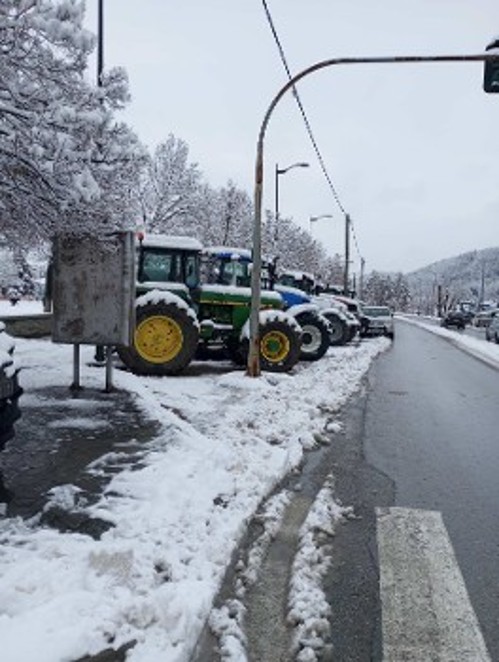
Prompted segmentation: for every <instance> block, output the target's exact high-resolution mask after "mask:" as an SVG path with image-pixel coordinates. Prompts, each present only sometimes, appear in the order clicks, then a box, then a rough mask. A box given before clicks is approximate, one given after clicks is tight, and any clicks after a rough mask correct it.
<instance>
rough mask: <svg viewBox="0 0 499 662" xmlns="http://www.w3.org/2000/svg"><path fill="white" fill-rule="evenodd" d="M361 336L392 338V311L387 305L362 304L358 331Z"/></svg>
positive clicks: (393, 332)
mask: <svg viewBox="0 0 499 662" xmlns="http://www.w3.org/2000/svg"><path fill="white" fill-rule="evenodd" d="M359 335H360V336H361V337H362V336H364V337H365V336H388V338H394V336H395V331H394V324H393V313H392V311H391V310H390V308H388V306H366V305H364V306H362V312H361V316H360V332H359Z"/></svg>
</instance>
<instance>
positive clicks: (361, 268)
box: [359, 257, 366, 301]
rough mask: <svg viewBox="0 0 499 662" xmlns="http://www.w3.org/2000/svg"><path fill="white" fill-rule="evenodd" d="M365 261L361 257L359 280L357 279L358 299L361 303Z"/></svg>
mask: <svg viewBox="0 0 499 662" xmlns="http://www.w3.org/2000/svg"><path fill="white" fill-rule="evenodd" d="M365 266H366V261H365V260H364V258H363V257H361V258H360V278H359V299H360V300H361V301H362V299H363V296H364V269H365Z"/></svg>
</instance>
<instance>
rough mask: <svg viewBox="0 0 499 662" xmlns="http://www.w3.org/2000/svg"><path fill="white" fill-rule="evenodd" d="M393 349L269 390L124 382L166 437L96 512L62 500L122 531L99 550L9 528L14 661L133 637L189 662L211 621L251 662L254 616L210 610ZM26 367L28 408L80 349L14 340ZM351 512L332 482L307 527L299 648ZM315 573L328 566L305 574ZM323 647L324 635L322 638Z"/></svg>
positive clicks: (4, 525)
mask: <svg viewBox="0 0 499 662" xmlns="http://www.w3.org/2000/svg"><path fill="white" fill-rule="evenodd" d="M22 304H23V305H22V307H21V306H20V307H19V308H18V307H17V306H16V307H10V305H8V304H6V303H5V302H0V317H1V316H2V314H3V313H4V310H7V312H9V311H12V313H14V311H15V313H16V314H18V313H19V312H21V310H24V311H25V312H41V304H40V303H39V302H34V303H29V302H22ZM7 306H8V308H7ZM412 322H413V323H417V324H423V325H424V324H425V323H424V322H423V321H421V320H413V321H412ZM429 330H431V331H432V332H434V333H438V334H440V335H445V336H447V335H448V336H449V337H452V338H453V339H454V341H455V342H459V343H462V344H464V345H467V346H469V347H470V348H471V350H472V351H474V352H477V351H478V349H476V347H475V345H476V344H477V343H478V344H479V345H480V351H481V352H483V353H485V354H487V355H489V354H490V356H491V357H492V356H495V358H497V361H498V364H499V347H496V346H492V345H490V344H487V343H485V342H484V341H479V340H475V339H474V338H469V339H468V338H466V337H465V336H463V335H462V334H459V333H457V332H454V331H447V330H445V329H440V328H439V327H436V326H431V327H430V326H429ZM389 346H390V342H389V341H388V340H387V339H385V338H377V339H370V340H368V341H365V342H362V343H360V344H358V345H352V346H347V347H334V348H330V349H329V351H328V354H327V355H326V356H325V357H324V358H323V359H322V360H320V361H318V362H316V363H311V364H306V363H300V364H299V365H298V366H297V367H296V368H295V370H294V372H293V373H292V374H289V375H288V374H270V373H267V374H264V375H263V376H262V377H261V378H259V379H250V378H248V377H246V376H245V375H244V372H243V371H240V370H234V369H233V368H232V367H231V366H230V365H229V364H227V370H226V371H220V370H219V369H218V370H209V369H205V370H203V369H202V368H200V369H199V370H196V371H195V374H194V373H192V374H187V375H185V376H180V377H176V378H152V377H148V378H146V377H137V376H135V375H132V374H130V373H127V372H124V371H120V370H115V371H114V381H115V384H116V386H117V387H118V388H120V389H125V390H127V391H128V392H130V393H132V394H134V397H135V398H136V401H137V404H138V406H139V407H140V408H141V409H142V410H143V412H144V413H145V415H147V416H150V417H152V418H154V419H155V420H157V421H158V422H159V423H160V425H161V433H160V434H159V435H158V437H157V438H156V439H155V440H154V443H153V444H152V445H151V447H150V450H149V452H148V453H147V455H146V457H145V461H144V466H143V467H142V468H140V469H136V470H134V471H131V470H126V469H125V470H124V471H122V472H121V473H119V474H117V475H115V476H114V478H113V479H112V481H111V483H110V484H109V485H108V487H107V488H106V490H105V492H104V494H103V495H102V498H101V499H100V501H99V502H98V503H97V504H95V505H92V506H86V505H85V504H82V503H80V502H79V500H78V498H77V494H76V493H75V490H74V488H73V487H72V486H71V485H66V486H60V487H59V488H58V489H57V490H55V491H54V492H53V496H52V499H53V500H54V501H56V502H57V503H58V504H59V505H62V506H63V507H65V508H68V509H74V510H78V509H86V510H87V512H89V514H90V515H91V516H93V517H98V518H101V519H104V520H106V521H108V522H110V523H112V524H113V527H112V528H110V529H109V530H108V531H107V532H106V533H104V534H103V535H102V537H101V538H100V540H94V539H92V538H90V537H88V536H85V535H81V534H75V533H60V532H57V531H55V530H52V529H49V528H42V527H41V526H40V525H39V523H38V521H37V519H36V518H35V519H33V520H31V521H22V520H21V519H14V518H7V517H3V519H1V518H0V540H1V546H0V641H1V659H2V662H32V661H33V660H37V662H63V661H70V660H74V659H77V658H79V657H81V656H83V655H85V654H94V653H97V652H98V651H100V650H102V649H105V648H109V647H113V648H118V647H120V646H121V645H123V644H125V643H126V642H130V641H133V640H136V641H137V644H136V645H135V647H134V648H133V649H131V650H130V651H129V653H128V657H127V660H129V661H130V662H158V660H165V662H183V661H187V660H188V659H189V656H190V654H191V653H192V650H193V647H194V645H195V643H196V640H197V638H198V636H199V634H200V632H201V629H202V627H203V624H204V623H205V621H206V619H208V618H210V617H211V618H210V622H211V623H212V625H213V627H214V628H215V629H217V630H218V631H219V632H220V633H221V641H223V642H224V646H225V651H226V659H227V660H233V662H235V661H236V660H237V662H242V661H243V660H245V659H246V658H245V654H244V636H243V635H242V634H241V633H239V632H238V628H239V625H240V620H241V619H238V618H234V614H232V615H228V614H224V610H223V609H222V610H217V611H216V612H214V611H212V603H213V599H214V597H215V596H216V594H217V592H218V589H219V587H220V584H221V582H222V579H223V576H224V573H225V570H226V568H227V565H228V563H229V562H230V558H231V553H232V552H233V550H234V549H235V548H236V547H237V545H238V543H239V541H240V539H241V537H242V535H243V533H244V531H245V530H246V527H247V524H248V522H249V521H250V519H251V518H252V517H253V515H254V514H255V513H256V511H257V510H258V509H259V507H261V506H262V504H265V508H264V510H263V512H264V515H263V517H264V519H266V520H267V521H268V524H269V526H268V528H267V530H266V531H267V533H266V535H267V536H271V535H272V527H274V529H275V527H276V526H278V524H279V517H280V516H281V514H282V511H283V509H284V507H285V504H286V495H285V494H284V493H277V494H276V495H275V496H273V497H271V498H270V499H268V497H269V496H270V495H271V494H272V492H273V490H274V489H275V488H276V487H277V486H278V484H279V483H280V481H281V480H282V479H283V478H284V477H285V476H286V475H287V474H288V473H289V472H290V471H292V470H293V469H296V468H297V467H298V466H299V464H300V462H301V461H302V459H303V455H304V453H306V451H307V450H308V449H312V448H314V447H316V446H317V444H321V443H327V431H328V429H337V427H338V426H339V425H341V407H342V406H343V405H344V404H345V402H346V401H347V399H348V398H349V397H350V396H351V395H352V393H354V392H355V390H356V389H358V387H359V384H360V381H361V379H362V377H363V376H364V375H365V373H366V371H367V370H368V368H369V366H370V364H371V362H372V360H373V359H374V358H375V357H376V356H377V355H378V354H379V353H380V352H382V351H384V350H385V349H387V348H388V347H389ZM92 355H93V348H91V347H84V348H83V349H82V365H83V366H84V364H85V362H86V361H89V360H90V359H91V358H92ZM16 357H17V361H18V363H19V364H20V365H21V366H22V367H23V369H22V372H21V383H22V385H23V387H24V388H25V390H26V395H25V396H23V397H29V394H30V392H34V391H35V390H36V389H39V388H43V387H45V386H50V385H62V386H64V385H67V384H69V383H70V382H71V377H72V365H71V357H72V350H71V347H69V346H67V345H64V346H61V345H55V344H52V343H51V342H50V341H48V340H23V339H17V340H16ZM208 367H209V366H208ZM102 381H103V375H102V371H99V370H95V369H94V370H90V369H88V368H87V369H85V367H83V368H82V383H83V385H84V386H89V387H95V388H102V386H103V384H102ZM77 403H78V401H75V402H74V404H73V407H74V416H75V419H81V421H82V425H83V424H85V420H87V421H88V420H91V419H89V415H90V416H91V414H92V412H88V402H87V404H85V401H82V411H81V412H79V411H78V404H77ZM101 415H102V414H99V416H101ZM96 418H98V416H97V413H96ZM94 422H95V421H94ZM333 484H334V481H333ZM267 499H268V501H267V503H265V502H266V500H267ZM345 506H346V507H345V508H343V507H342V506H340V505H339V504H336V503H335V501H334V489H332V488H331V486H330V485H325V487H324V489H323V490H322V491H321V493H320V495H318V497H317V503H316V505H315V506H314V508H312V509H311V511H310V516H309V519H308V520H307V523H306V524H305V526H304V529H303V531H302V534H301V536H302V544H301V546H300V550H299V552H298V555H297V557H296V559H295V564H294V566H293V567H294V570H293V573H294V575H293V577H292V578H291V581H290V587H291V591H290V596H291V597H290V605H289V620H290V622H292V623H295V625H296V640H299V638H300V636H301V633H303V632H304V633H306V636H310V628H311V627H312V626H311V624H312V625H313V619H314V617H316V616H317V615H316V614H315V615H314V614H313V613H312V614H311V613H309V611H310V610H309V609H308V607H307V605H309V604H310V602H311V600H313V601H314V603H315V604H317V605H321V604H322V603H321V593H320V590H321V589H320V578H321V572H322V571H321V568H323V567H324V564H325V563H326V562H327V559H324V558H322V557H321V555H320V554H318V550H317V549H316V547H315V546H314V544H313V539H314V537H313V535H312V531H313V529H314V527H315V526H318V525H317V524H316V522H317V521H319V522H320V527H321V528H322V529H324V530H327V528H328V527H330V528H334V525H335V523H336V522H337V521H338V520H340V519H341V518H342V517H348V515H349V510H348V504H345ZM262 544H263V543H262ZM263 550H264V545H263V548H262V549H261V550H260V551H255V554H254V556H253V557H252V559H251V563H250V566H249V567H248V568H246V570H245V572H246V573H247V574H248V576H251V577H253V579H254V576H255V575H256V574H257V573H258V566H259V563H260V561H261V557H262V554H263V553H264V551H263ZM307 568H315V570H314V572H304V569H307ZM323 606H324V610H322V611H325V610H326V609H327V605H323ZM322 611H321V613H322ZM241 618H242V617H241ZM316 620H317V619H316ZM229 621H230V623H229ZM231 627H232V630H231V629H230V628H231ZM315 635H317V636H318V637H319V638H320V635H321V633H320V631H316V632H315ZM302 653H303V651H302ZM304 654H305V655H308V657H303V658H302V659H307V660H314V659H316V658H315V656H314V653H313V651H312V650H310V651H308V652H306V651H305V653H304Z"/></svg>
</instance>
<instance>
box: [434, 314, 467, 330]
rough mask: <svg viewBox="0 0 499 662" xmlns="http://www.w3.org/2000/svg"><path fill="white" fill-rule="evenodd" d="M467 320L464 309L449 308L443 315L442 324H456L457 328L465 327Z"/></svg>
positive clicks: (447, 325) (446, 326) (448, 325)
mask: <svg viewBox="0 0 499 662" xmlns="http://www.w3.org/2000/svg"><path fill="white" fill-rule="evenodd" d="M466 321H467V319H466V315H465V313H463V311H462V310H449V311H448V312H447V313H446V315H445V317H442V320H441V322H440V326H443V327H445V328H448V327H450V326H455V327H456V328H457V329H464V327H465V326H466Z"/></svg>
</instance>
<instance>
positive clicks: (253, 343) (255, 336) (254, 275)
mask: <svg viewBox="0 0 499 662" xmlns="http://www.w3.org/2000/svg"><path fill="white" fill-rule="evenodd" d="M489 61H499V54H495V53H487V54H483V55H482V54H480V55H429V56H428V55H422V56H420V55H417V56H415V55H407V56H405V55H404V56H400V57H398V56H396V57H336V58H330V59H327V60H321V61H320V62H316V63H314V64H312V65H310V66H309V67H307V68H306V69H303V70H302V71H300V72H299V73H297V74H296V75H295V76H293V77H292V78H290V79H289V80H288V82H287V83H286V84H285V85H283V86H282V87H281V89H280V90H279V91H278V92H277V94H276V95H275V96H274V98H273V99H272V101H271V102H270V105H269V107H268V108H267V110H266V112H265V115H264V117H263V121H262V123H261V125H260V130H259V132H258V140H257V145H256V161H255V192H254V210H255V218H254V223H253V270H252V272H251V309H250V344H249V351H248V364H247V374H248V375H249V376H250V377H258V376H259V375H260V338H259V329H258V316H259V315H258V313H259V310H260V292H261V289H260V277H261V268H262V235H261V223H262V192H263V144H264V140H265V133H266V131H267V127H268V124H269V122H270V118H271V116H272V113H273V112H274V110H275V107H276V106H277V104H278V103H279V101H280V100H281V99H282V97H283V96H284V95H285V94H286V92H288V91H289V90H290V89H292V88H294V87H295V85H296V84H297V83H298V82H299V81H300V80H301V79H302V78H305V76H309V75H310V74H313V73H315V72H317V71H320V70H321V69H325V68H326V67H332V66H338V65H357V64H421V63H423V62H432V63H435V62H441V63H443V62H489Z"/></svg>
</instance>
